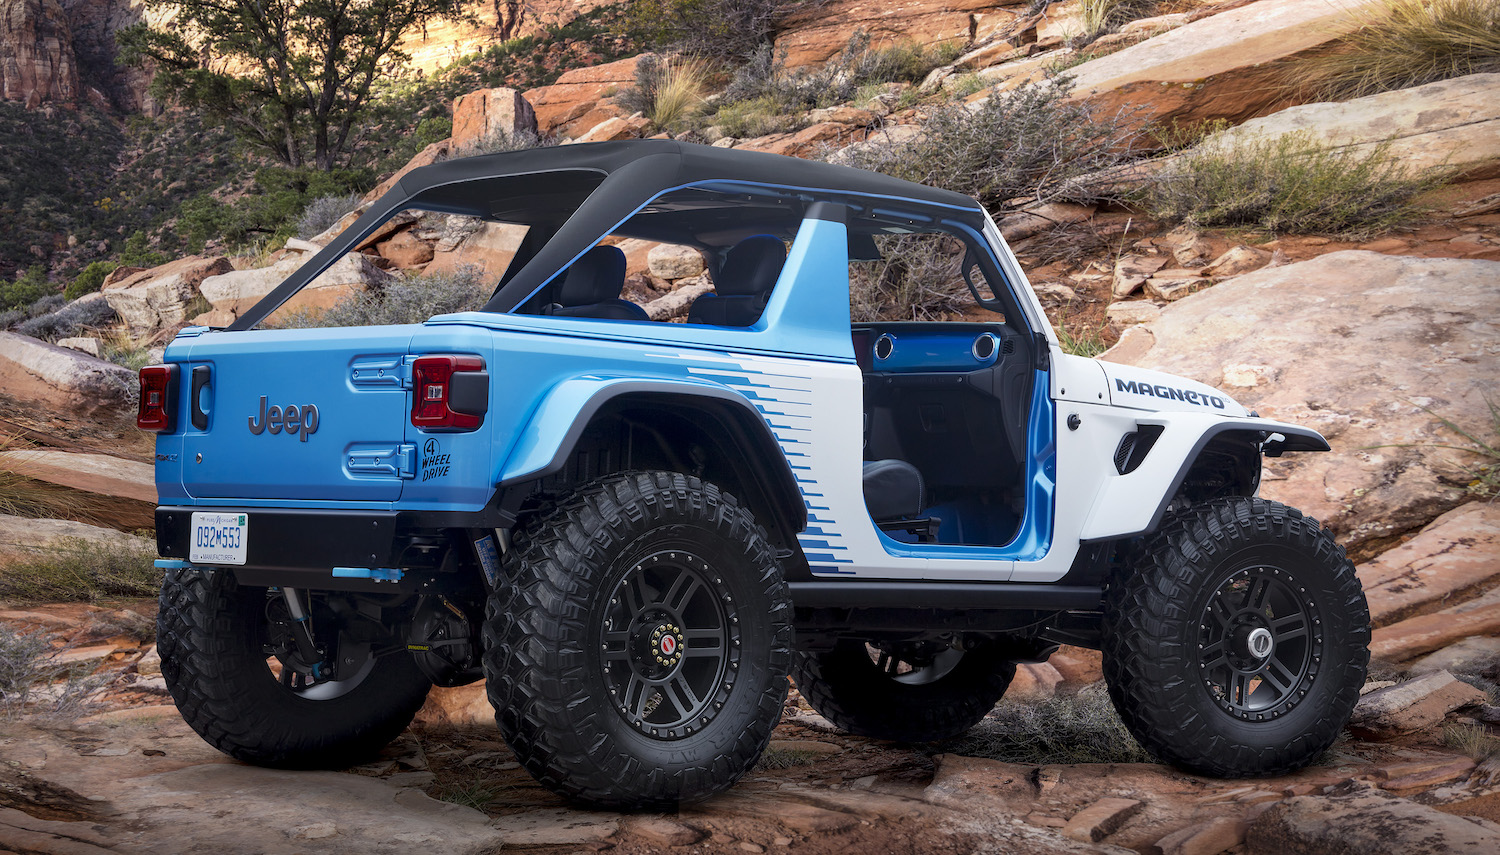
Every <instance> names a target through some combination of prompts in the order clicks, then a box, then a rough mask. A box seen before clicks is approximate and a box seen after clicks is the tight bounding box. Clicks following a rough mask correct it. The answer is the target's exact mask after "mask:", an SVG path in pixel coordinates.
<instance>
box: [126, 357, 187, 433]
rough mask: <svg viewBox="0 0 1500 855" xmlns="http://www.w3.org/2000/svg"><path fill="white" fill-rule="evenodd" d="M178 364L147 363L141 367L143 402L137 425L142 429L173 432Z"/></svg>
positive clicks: (137, 416)
mask: <svg viewBox="0 0 1500 855" xmlns="http://www.w3.org/2000/svg"><path fill="white" fill-rule="evenodd" d="M176 399H177V366H176V365H147V366H146V367H145V368H142V369H141V403H140V408H139V409H138V410H137V411H136V416H135V426H136V427H138V428H140V429H141V430H149V431H155V432H157V433H171V432H172V423H173V421H174V419H173V418H172V416H173V415H174V411H175V410H176V409H177V400H176Z"/></svg>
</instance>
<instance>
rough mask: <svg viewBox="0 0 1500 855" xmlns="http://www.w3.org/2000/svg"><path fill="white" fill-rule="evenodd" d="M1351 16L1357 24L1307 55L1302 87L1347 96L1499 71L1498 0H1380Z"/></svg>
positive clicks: (1334, 97) (1333, 96)
mask: <svg viewBox="0 0 1500 855" xmlns="http://www.w3.org/2000/svg"><path fill="white" fill-rule="evenodd" d="M1350 15H1352V16H1353V17H1354V19H1355V22H1356V23H1357V25H1358V26H1357V27H1356V28H1355V29H1354V30H1353V31H1352V32H1350V33H1348V34H1346V35H1344V36H1341V37H1339V38H1338V39H1337V40H1335V41H1334V43H1333V46H1332V48H1333V49H1332V50H1331V51H1327V52H1324V53H1321V54H1319V55H1318V56H1317V57H1315V58H1313V59H1311V60H1309V61H1308V64H1309V66H1308V67H1305V68H1303V69H1300V70H1299V76H1300V72H1301V71H1305V72H1310V73H1309V74H1308V76H1307V77H1306V78H1305V79H1299V81H1298V84H1297V85H1298V86H1309V85H1310V86H1311V88H1312V89H1314V90H1315V91H1316V92H1317V93H1318V94H1319V95H1320V96H1321V97H1323V98H1326V99H1328V100H1334V101H1342V100H1345V99H1348V98H1358V97H1360V96H1362V95H1373V94H1375V93H1377V92H1388V91H1391V90H1393V89H1406V88H1409V87H1412V86H1420V85H1422V84H1424V83H1431V82H1433V81H1436V80H1446V79H1448V78H1450V77H1461V76H1463V75H1466V74H1478V73H1481V72H1493V71H1500V2H1496V0H1382V2H1380V3H1376V4H1374V5H1372V6H1366V7H1363V8H1360V9H1357V10H1354V11H1352V12H1350ZM1307 81H1310V83H1309V82H1307Z"/></svg>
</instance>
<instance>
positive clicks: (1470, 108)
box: [1203, 74, 1500, 177]
mask: <svg viewBox="0 0 1500 855" xmlns="http://www.w3.org/2000/svg"><path fill="white" fill-rule="evenodd" d="M1497 91H1500V74H1471V75H1468V76H1466V77H1455V78H1453V79H1450V80H1442V81H1438V82H1437V83H1429V84H1427V85H1425V86H1417V87H1414V88H1411V89H1401V90H1397V91H1394V92H1382V93H1380V94H1378V95H1369V96H1366V97H1364V98H1355V99H1354V100H1352V101H1344V102H1341V103H1333V104H1304V105H1302V106H1299V107H1290V108H1288V109H1285V110H1282V111H1280V112H1278V113H1274V114H1272V115H1269V116H1265V117H1263V118H1259V119H1252V120H1250V121H1248V122H1245V123H1244V124H1243V125H1240V126H1238V127H1234V128H1230V129H1229V130H1226V131H1223V132H1221V133H1219V134H1216V135H1214V136H1212V137H1209V138H1208V139H1206V140H1204V141H1203V144H1204V145H1221V144H1223V145H1233V144H1234V143H1235V142H1237V141H1239V140H1246V139H1251V138H1255V137H1276V136H1281V135H1282V134H1287V133H1292V132H1295V131H1305V132H1308V133H1310V134H1312V136H1313V137H1314V139H1316V140H1318V141H1320V142H1323V143H1325V144H1327V145H1329V146H1332V147H1334V148H1339V149H1343V148H1350V147H1352V148H1353V149H1354V150H1356V151H1361V152H1364V151H1369V150H1371V149H1373V148H1375V147H1376V146H1377V145H1380V144H1382V143H1384V142H1385V141H1387V140H1389V141H1390V154H1391V156H1392V157H1394V158H1395V159H1396V160H1397V161H1398V162H1400V163H1401V164H1402V165H1403V166H1405V167H1406V168H1407V169H1410V170H1419V169H1426V168H1431V167H1448V168H1453V169H1456V170H1458V171H1460V172H1463V173H1468V174H1470V175H1471V176H1472V177H1494V176H1495V175H1500V98H1497V97H1495V96H1496V93H1497Z"/></svg>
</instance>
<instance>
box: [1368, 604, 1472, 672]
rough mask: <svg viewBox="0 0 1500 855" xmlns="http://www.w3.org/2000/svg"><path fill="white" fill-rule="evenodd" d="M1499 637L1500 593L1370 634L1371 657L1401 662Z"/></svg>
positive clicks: (1407, 620) (1381, 628)
mask: <svg viewBox="0 0 1500 855" xmlns="http://www.w3.org/2000/svg"><path fill="white" fill-rule="evenodd" d="M1496 634H1500V589H1497V590H1493V591H1490V592H1489V593H1487V594H1485V595H1483V596H1481V597H1478V598H1476V599H1473V600H1470V601H1468V602H1467V603H1461V604H1459V605H1456V606H1452V607H1450V608H1446V609H1443V610H1442V611H1438V612H1433V613H1432V614H1426V615H1418V616H1417V617H1413V618H1407V619H1406V620H1403V621H1400V622H1398V623H1393V624H1391V625H1390V626H1384V627H1380V628H1379V629H1377V630H1375V632H1374V633H1372V634H1371V637H1370V656H1371V658H1374V659H1383V660H1385V661H1387V662H1404V661H1406V660H1407V659H1411V658H1412V657H1414V656H1421V655H1422V654H1423V653H1431V652H1432V651H1434V650H1437V649H1439V648H1443V647H1447V646H1448V645H1450V644H1452V643H1453V642H1455V641H1458V640H1459V639H1461V638H1467V637H1469V636H1471V635H1496Z"/></svg>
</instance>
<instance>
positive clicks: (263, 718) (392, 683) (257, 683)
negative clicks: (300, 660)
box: [156, 568, 430, 769]
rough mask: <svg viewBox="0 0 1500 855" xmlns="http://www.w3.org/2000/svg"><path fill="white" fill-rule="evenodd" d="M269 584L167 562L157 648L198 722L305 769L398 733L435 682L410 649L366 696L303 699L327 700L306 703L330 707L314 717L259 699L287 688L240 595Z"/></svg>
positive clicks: (239, 752)
mask: <svg viewBox="0 0 1500 855" xmlns="http://www.w3.org/2000/svg"><path fill="white" fill-rule="evenodd" d="M261 590H262V589H248V590H246V589H241V588H240V587H239V586H238V584H237V583H236V580H235V578H234V574H233V573H231V572H228V571H223V570H212V569H194V568H189V569H174V570H168V571H167V574H166V577H165V579H164V580H163V582H162V588H161V595H160V603H159V610H158V612H157V642H156V644H157V651H158V653H160V655H161V669H162V676H163V678H164V679H165V680H166V683H167V689H168V691H169V692H170V693H171V695H172V700H173V701H174V702H175V703H176V704H177V709H178V711H179V712H180V713H181V714H182V717H183V719H184V720H185V721H186V722H187V723H188V724H189V725H190V726H191V727H192V728H193V730H195V731H197V732H198V734H199V735H200V736H202V737H203V739H204V741H206V742H208V743H209V744H210V745H212V746H214V747H215V748H217V749H218V750H220V751H222V752H224V753H225V754H228V755H229V756H231V757H234V758H236V759H238V760H243V761H245V762H247V763H253V764H255V765H259V766H272V767H278V768H300V769H307V768H319V769H336V768H343V767H346V766H349V765H352V764H354V763H357V762H360V761H362V760H365V759H367V758H368V757H369V756H371V755H373V754H375V753H376V752H378V751H379V750H380V748H381V747H383V746H385V745H386V744H387V743H389V742H390V741H391V740H393V739H395V738H396V737H397V736H398V735H400V733H401V731H403V730H405V729H406V726H407V725H409V724H410V723H411V721H412V719H413V718H414V717H415V716H416V714H417V710H419V709H421V707H422V704H423V702H424V701H425V700H426V698H427V690H428V688H429V687H430V684H429V683H428V682H427V681H426V679H425V678H423V677H422V675H421V673H420V672H419V671H417V669H416V666H415V665H414V664H412V663H411V661H410V659H409V657H405V656H402V657H399V658H394V657H393V658H391V659H388V660H382V661H381V662H379V663H377V669H376V671H375V672H373V673H371V674H370V676H369V677H367V678H366V681H365V683H367V684H369V685H368V687H367V686H365V685H363V684H362V685H361V686H360V687H358V688H357V689H356V693H358V697H355V695H354V693H351V695H350V696H346V699H348V700H349V703H336V702H323V701H319V702H305V703H308V704H313V703H316V704H319V705H324V704H327V706H326V707H325V708H324V709H318V710H314V709H309V710H307V712H309V713H312V714H313V715H314V716H319V714H320V713H323V714H326V715H322V716H321V717H318V718H316V719H313V718H307V717H304V716H298V715H295V714H293V715H288V714H287V713H288V709H287V708H286V706H284V705H280V704H276V703H271V704H267V703H259V702H257V701H259V700H261V699H264V698H266V697H267V692H268V691H274V690H278V689H280V686H279V685H277V684H275V683H274V681H271V688H270V689H269V690H268V689H267V688H266V683H267V681H268V678H269V674H270V672H269V670H268V669H267V667H266V663H265V654H264V653H261V651H260V649H259V648H258V647H256V649H254V650H251V649H249V648H250V647H251V646H252V644H247V643H246V642H247V640H248V639H249V638H250V637H251V635H252V634H251V633H250V632H249V631H248V629H247V628H246V627H245V626H243V625H242V624H243V621H242V619H241V615H242V612H243V611H244V610H245V609H246V608H247V606H246V605H245V603H243V602H242V601H241V600H240V599H239V598H240V597H242V596H246V595H250V596H256V597H259V596H261V594H260V591H261ZM340 700H345V699H340ZM350 713H354V714H355V715H356V716H357V718H356V717H355V716H351V715H350ZM329 716H332V717H335V718H342V719H343V721H342V722H341V723H340V722H338V721H329V720H327V718H328V717H329ZM310 725H311V726H310ZM330 725H332V726H330Z"/></svg>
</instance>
